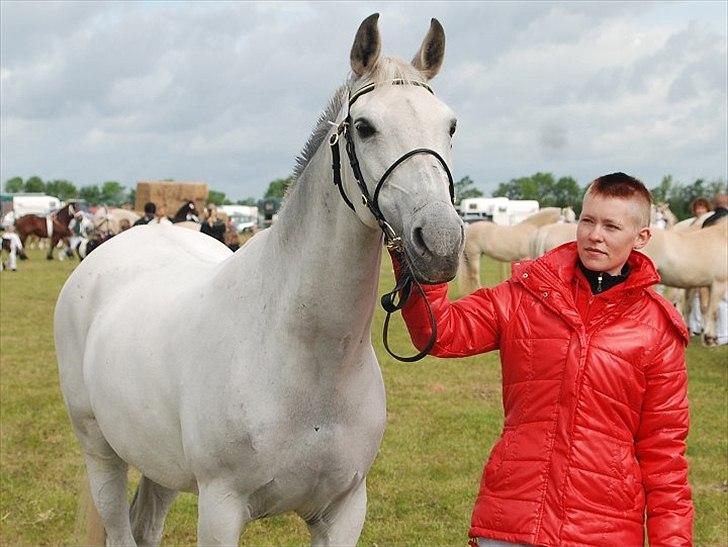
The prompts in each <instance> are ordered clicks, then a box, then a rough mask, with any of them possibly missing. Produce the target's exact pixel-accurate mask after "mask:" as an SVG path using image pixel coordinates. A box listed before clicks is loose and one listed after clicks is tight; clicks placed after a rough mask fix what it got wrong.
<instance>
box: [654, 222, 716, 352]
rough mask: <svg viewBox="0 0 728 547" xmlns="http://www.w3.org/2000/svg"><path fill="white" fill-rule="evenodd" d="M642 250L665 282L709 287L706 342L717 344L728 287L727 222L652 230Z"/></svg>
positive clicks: (704, 317)
mask: <svg viewBox="0 0 728 547" xmlns="http://www.w3.org/2000/svg"><path fill="white" fill-rule="evenodd" d="M642 252H643V253H645V254H646V255H647V256H649V257H650V258H651V259H652V261H653V262H654V263H655V266H656V267H657V270H658V272H660V277H661V278H662V283H663V284H664V285H666V286H668V287H678V288H681V289H694V288H700V287H708V293H709V296H708V305H707V308H706V309H705V310H704V312H703V341H704V343H705V344H707V345H714V344H715V343H716V340H717V337H716V330H715V320H716V314H717V312H718V305H719V304H720V301H721V300H722V299H723V297H724V295H725V293H726V290H728V221H722V222H718V223H717V224H715V225H714V226H710V227H709V228H700V229H696V230H688V231H675V230H653V231H652V238H651V239H650V242H649V243H648V244H647V245H646V246H645V247H644V249H642Z"/></svg>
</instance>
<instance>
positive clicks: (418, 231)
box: [412, 226, 427, 254]
mask: <svg viewBox="0 0 728 547" xmlns="http://www.w3.org/2000/svg"><path fill="white" fill-rule="evenodd" d="M412 243H414V245H415V247H416V248H417V250H418V251H419V252H421V253H423V254H424V253H425V251H427V245H425V239H424V237H422V228H420V227H419V226H418V227H417V228H414V229H413V230H412Z"/></svg>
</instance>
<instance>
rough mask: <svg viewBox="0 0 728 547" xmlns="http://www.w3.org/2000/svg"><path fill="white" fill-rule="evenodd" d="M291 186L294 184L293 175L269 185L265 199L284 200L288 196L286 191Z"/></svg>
mask: <svg viewBox="0 0 728 547" xmlns="http://www.w3.org/2000/svg"><path fill="white" fill-rule="evenodd" d="M291 184H293V176H292V175H291V176H290V177H288V178H285V179H276V180H274V181H272V182H271V183H270V184H269V185H268V190H266V191H265V195H264V196H263V197H264V198H279V199H283V197H284V196H285V195H286V190H287V189H288V187H289V186H290V185H291Z"/></svg>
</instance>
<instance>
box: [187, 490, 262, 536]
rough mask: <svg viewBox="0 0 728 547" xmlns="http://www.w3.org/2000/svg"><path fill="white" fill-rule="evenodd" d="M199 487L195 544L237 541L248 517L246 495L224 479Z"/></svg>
mask: <svg viewBox="0 0 728 547" xmlns="http://www.w3.org/2000/svg"><path fill="white" fill-rule="evenodd" d="M199 488H200V494H199V499H198V502H197V545H237V544H238V542H239V541H240V534H241V533H242V531H243V527H244V526H245V525H246V524H247V523H248V521H249V520H250V510H249V508H248V504H247V497H245V496H243V495H241V494H240V493H239V492H236V491H235V490H234V489H232V488H231V487H230V486H229V485H227V484H225V483H224V482H220V483H208V484H201V485H200V487H199Z"/></svg>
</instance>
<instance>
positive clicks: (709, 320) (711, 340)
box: [703, 281, 728, 346]
mask: <svg viewBox="0 0 728 547" xmlns="http://www.w3.org/2000/svg"><path fill="white" fill-rule="evenodd" d="M727 289H728V282H726V281H714V282H713V284H712V285H711V287H710V297H709V300H708V309H707V310H706V311H705V313H704V314H703V327H704V329H703V343H704V344H705V345H706V346H715V345H717V344H718V336H717V334H716V329H715V319H716V315H717V314H718V306H719V305H720V302H721V300H723V298H725V293H726V290H727Z"/></svg>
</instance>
